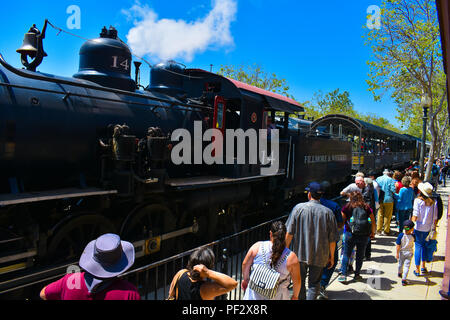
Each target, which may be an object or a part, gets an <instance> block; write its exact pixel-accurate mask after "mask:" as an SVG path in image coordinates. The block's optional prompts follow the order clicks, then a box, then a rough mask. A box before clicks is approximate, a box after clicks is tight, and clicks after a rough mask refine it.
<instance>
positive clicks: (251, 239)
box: [121, 215, 288, 300]
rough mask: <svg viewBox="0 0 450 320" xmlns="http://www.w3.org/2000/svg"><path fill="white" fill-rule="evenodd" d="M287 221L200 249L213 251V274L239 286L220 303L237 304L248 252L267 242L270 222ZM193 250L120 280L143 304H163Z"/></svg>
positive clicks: (226, 238) (259, 226) (258, 226)
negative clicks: (136, 292) (130, 285)
mask: <svg viewBox="0 0 450 320" xmlns="http://www.w3.org/2000/svg"><path fill="white" fill-rule="evenodd" d="M287 217H288V215H284V216H282V217H279V218H276V219H273V220H271V221H267V222H264V223H262V224H259V225H257V226H255V227H252V228H250V229H247V230H244V231H241V232H239V233H236V234H234V235H231V236H228V237H224V238H222V239H220V240H217V241H214V242H211V243H209V244H206V245H203V246H202V247H209V248H211V249H212V250H213V252H214V254H215V257H216V268H215V269H216V270H218V271H220V272H222V273H225V274H227V275H229V276H231V277H232V278H234V279H235V280H236V281H238V282H239V285H238V286H237V287H236V289H234V290H233V291H231V292H229V293H228V294H227V295H226V297H221V298H222V299H228V300H241V298H242V296H243V294H244V292H243V291H242V289H241V285H240V284H241V281H242V272H241V265H242V261H243V260H244V258H245V255H246V254H247V251H248V249H249V248H250V247H251V246H252V245H253V243H255V242H257V241H260V240H268V239H269V229H270V225H271V223H272V222H273V221H277V220H284V219H286V218H287ZM196 249H198V248H195V249H192V250H189V251H186V252H183V253H181V254H178V255H175V256H173V257H170V258H167V259H164V260H161V261H158V262H155V263H152V264H150V265H147V266H144V267H141V268H138V269H135V270H132V271H130V272H127V273H125V274H123V275H122V276H121V278H123V279H126V280H128V281H130V282H131V283H133V284H135V285H136V286H137V288H138V290H139V292H140V294H141V298H142V299H143V300H164V299H166V298H167V296H168V293H169V287H170V283H171V282H172V278H173V276H174V275H175V274H176V273H177V272H178V270H180V269H182V268H185V267H186V263H187V261H188V259H189V256H190V255H191V253H192V252H194V251H195V250H196Z"/></svg>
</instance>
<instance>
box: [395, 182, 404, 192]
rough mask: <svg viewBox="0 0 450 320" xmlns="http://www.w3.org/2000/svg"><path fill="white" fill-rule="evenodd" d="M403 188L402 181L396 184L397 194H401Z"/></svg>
mask: <svg viewBox="0 0 450 320" xmlns="http://www.w3.org/2000/svg"><path fill="white" fill-rule="evenodd" d="M401 188H403V183H401V182H400V181H397V182H396V183H395V193H399V192H400V189H401Z"/></svg>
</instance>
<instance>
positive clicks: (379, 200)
mask: <svg viewBox="0 0 450 320" xmlns="http://www.w3.org/2000/svg"><path fill="white" fill-rule="evenodd" d="M384 194H385V192H384V191H383V189H381V187H380V196H379V197H378V203H379V204H382V203H384Z"/></svg>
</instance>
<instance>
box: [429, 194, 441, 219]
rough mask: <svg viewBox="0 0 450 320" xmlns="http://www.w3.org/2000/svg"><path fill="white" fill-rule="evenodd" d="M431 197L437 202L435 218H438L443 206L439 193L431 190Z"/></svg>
mask: <svg viewBox="0 0 450 320" xmlns="http://www.w3.org/2000/svg"><path fill="white" fill-rule="evenodd" d="M431 198H432V199H433V200H434V201H436V202H437V210H438V216H437V219H438V220H440V219H441V218H442V215H443V214H444V206H443V203H442V198H441V195H440V194H439V193H437V192H435V191H433V195H432V197H431Z"/></svg>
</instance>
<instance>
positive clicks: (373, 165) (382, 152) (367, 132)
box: [311, 114, 417, 173]
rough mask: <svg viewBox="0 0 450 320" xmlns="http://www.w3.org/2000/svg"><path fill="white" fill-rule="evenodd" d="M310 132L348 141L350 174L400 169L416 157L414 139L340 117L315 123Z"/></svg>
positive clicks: (335, 116)
mask: <svg viewBox="0 0 450 320" xmlns="http://www.w3.org/2000/svg"><path fill="white" fill-rule="evenodd" d="M311 132H312V134H322V135H328V136H329V137H330V139H333V140H345V141H349V142H351V143H352V170H353V172H356V171H361V172H364V173H368V172H376V173H380V172H381V171H382V170H383V168H392V169H396V168H403V167H405V166H407V165H408V164H409V163H410V161H411V160H414V159H416V157H417V141H416V139H413V138H411V137H408V136H407V135H403V134H399V133H397V132H394V131H391V130H388V129H385V128H382V127H379V126H376V125H373V124H371V123H368V122H365V121H362V120H359V119H355V118H352V117H349V116H346V115H342V114H329V115H326V116H324V117H321V118H319V119H317V120H315V121H314V122H313V123H312V124H311Z"/></svg>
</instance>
